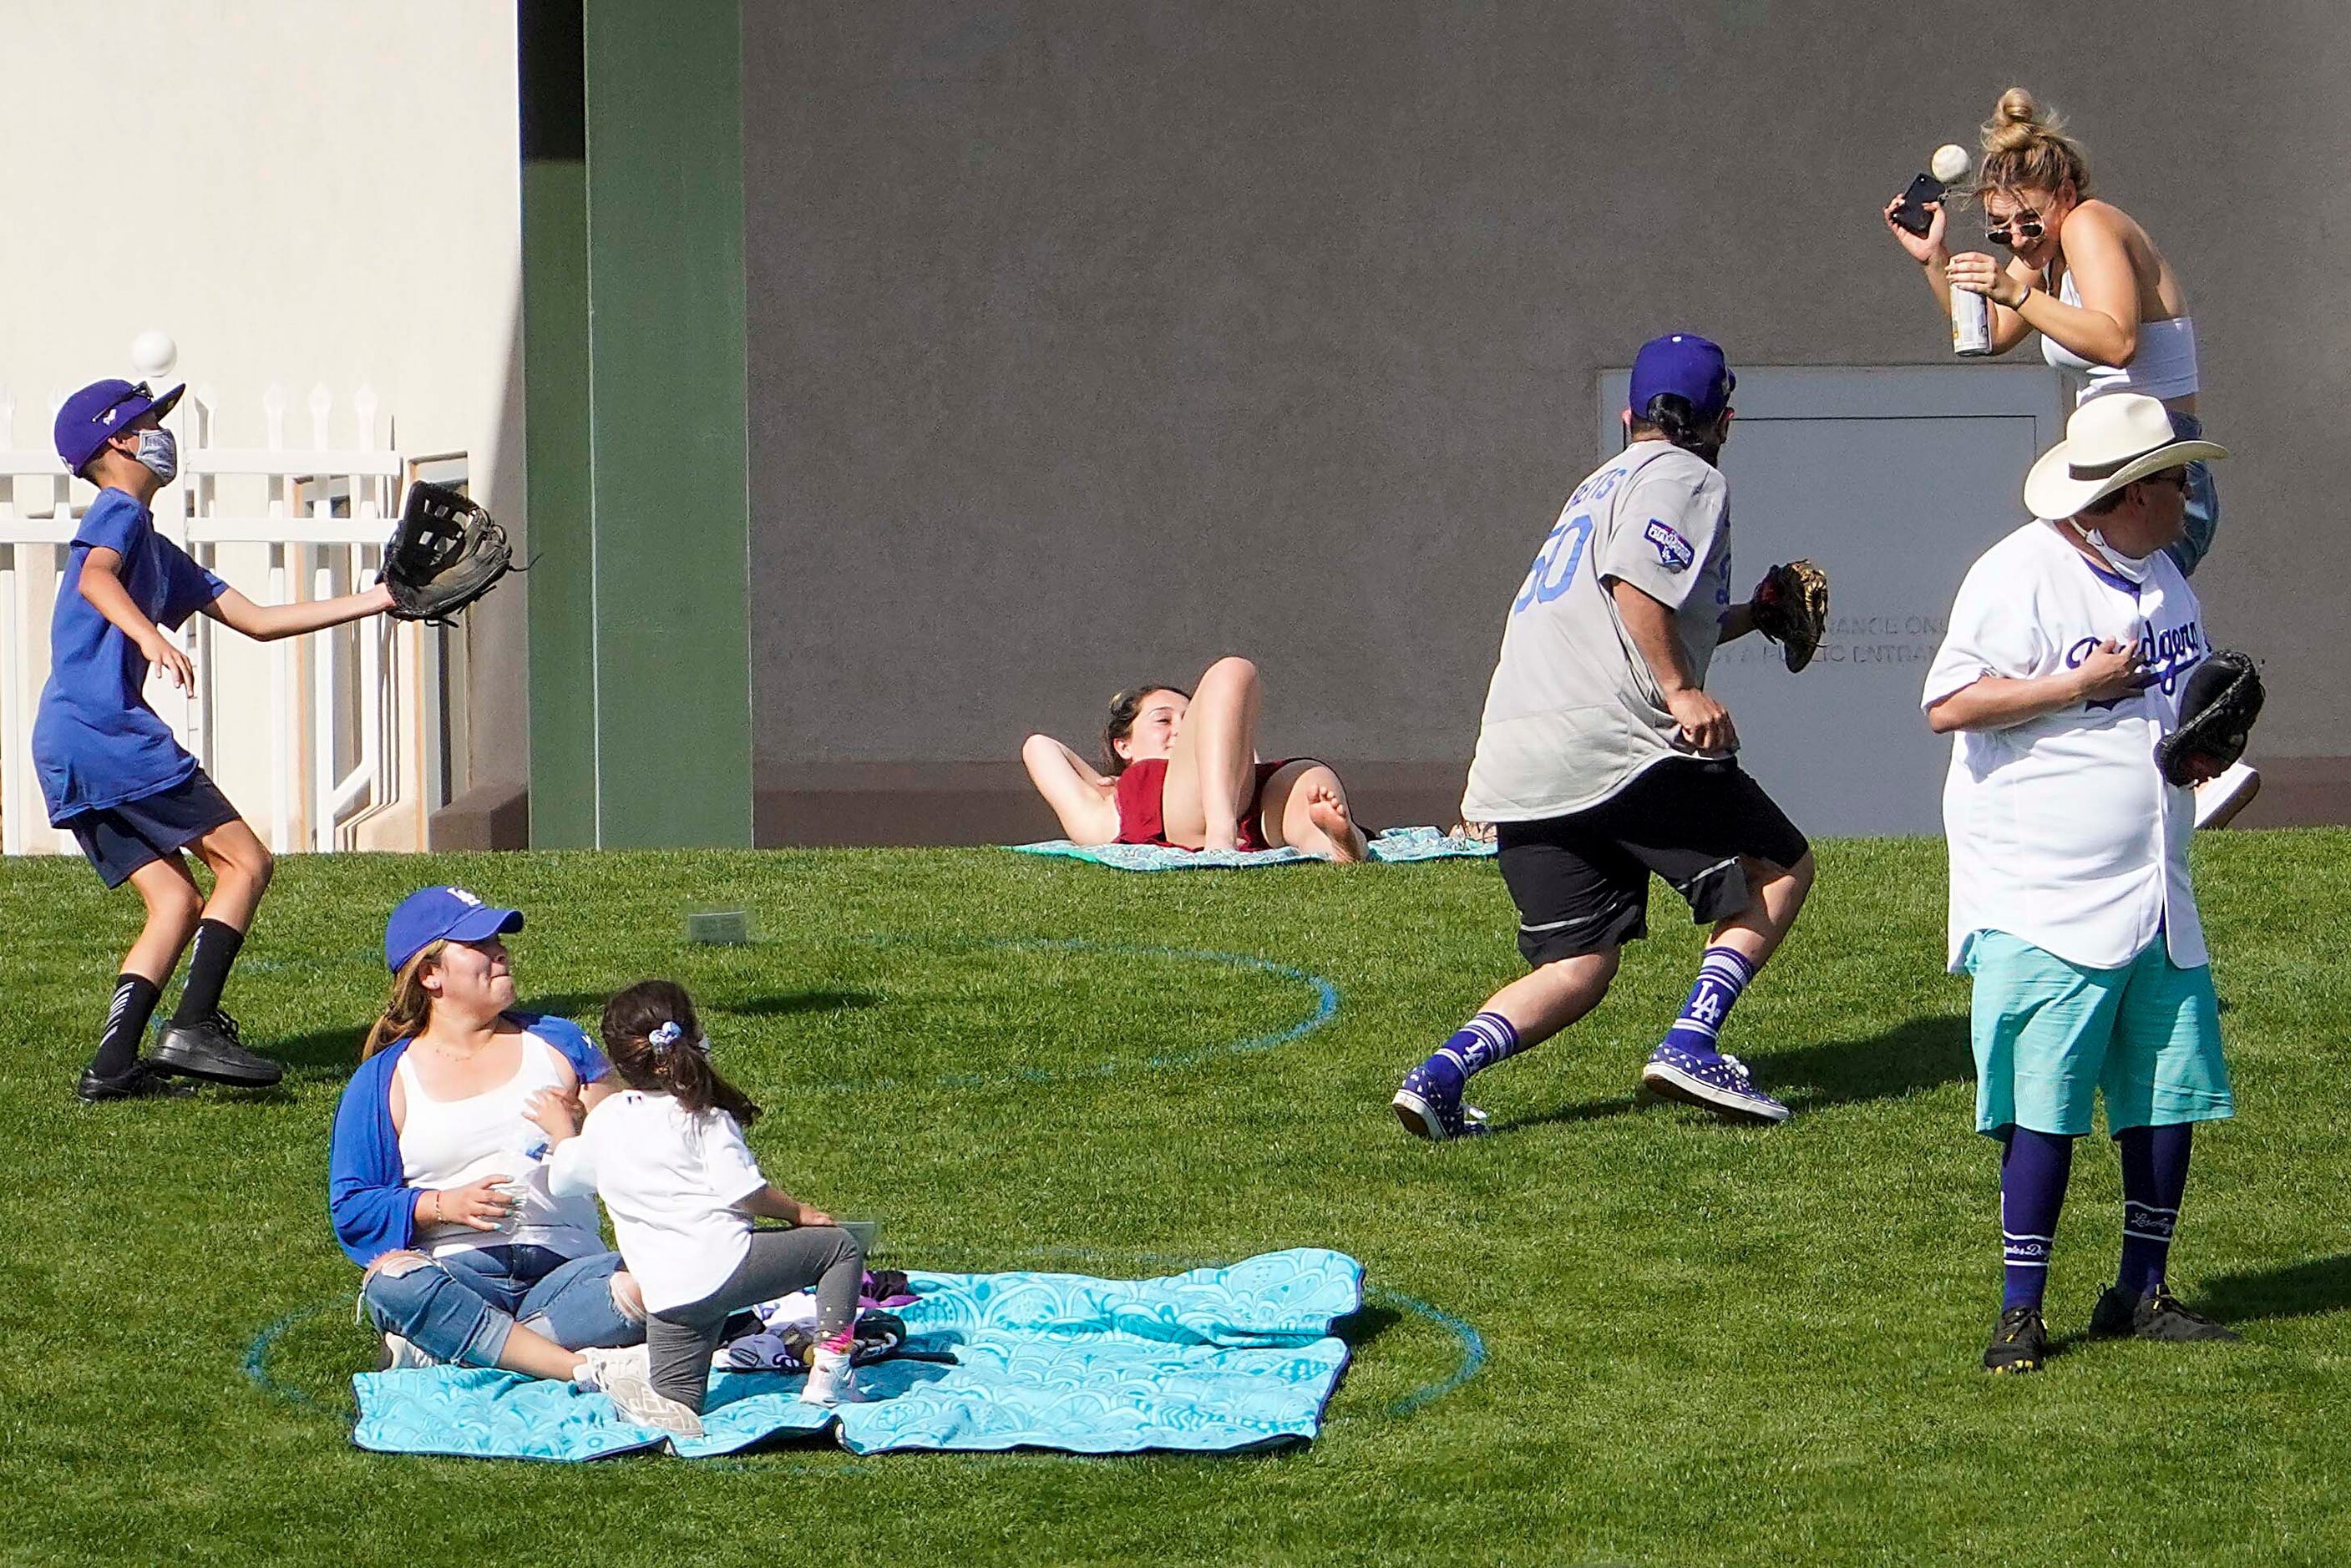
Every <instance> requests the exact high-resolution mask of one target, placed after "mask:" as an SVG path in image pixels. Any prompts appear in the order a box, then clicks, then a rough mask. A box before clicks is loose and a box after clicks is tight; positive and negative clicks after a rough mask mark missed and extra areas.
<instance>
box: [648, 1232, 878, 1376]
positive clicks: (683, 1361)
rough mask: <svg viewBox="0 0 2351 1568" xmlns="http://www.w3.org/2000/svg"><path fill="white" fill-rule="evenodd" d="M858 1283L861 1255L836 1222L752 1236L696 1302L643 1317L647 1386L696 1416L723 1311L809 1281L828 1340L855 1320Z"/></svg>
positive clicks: (723, 1320)
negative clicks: (736, 1262)
mask: <svg viewBox="0 0 2351 1568" xmlns="http://www.w3.org/2000/svg"><path fill="white" fill-rule="evenodd" d="M864 1282H865V1258H864V1255H863V1254H862V1253H861V1252H860V1251H858V1250H857V1242H856V1241H855V1239H853V1238H852V1236H851V1235H850V1234H849V1232H848V1231H844V1230H842V1229H841V1227H840V1226H838V1225H799V1226H794V1227H793V1228H792V1229H790V1230H789V1231H753V1232H752V1233H751V1250H750V1251H748V1252H747V1253H746V1254H745V1255H744V1258H743V1264H742V1267H740V1268H738V1269H737V1270H736V1271H735V1272H734V1273H733V1275H732V1276H730V1277H729V1278H728V1279H727V1281H726V1283H725V1284H723V1285H721V1286H719V1287H718V1288H717V1289H716V1290H715V1291H713V1292H711V1293H709V1294H708V1295H706V1296H705V1297H703V1298H702V1299H701V1300H700V1301H698V1302H689V1303H687V1304H685V1305H684V1306H675V1307H670V1308H668V1309H667V1310H665V1311H663V1312H657V1313H653V1314H651V1315H650V1316H648V1317H647V1318H646V1319H645V1348H646V1350H647V1351H648V1352H649V1353H650V1354H651V1355H652V1357H653V1386H654V1387H655V1388H656V1389H658V1390H660V1391H661V1392H662V1393H664V1394H665V1395H667V1396H668V1397H671V1398H673V1399H674V1400H676V1401H677V1402H678V1403H679V1404H681V1405H684V1406H685V1407H687V1408H689V1409H692V1410H696V1411H698V1410H700V1409H701V1408H702V1397H703V1393H704V1391H705V1389H706V1388H707V1387H708V1386H709V1384H710V1353H711V1352H712V1351H714V1350H716V1349H717V1348H718V1331H719V1330H720V1329H721V1328H723V1327H724V1326H725V1325H726V1319H727V1317H728V1315H729V1314H733V1313H737V1312H739V1311H741V1310H742V1309H743V1308H745V1307H747V1306H749V1305H751V1304H752V1303H755V1302H764V1301H770V1300H772V1299H774V1298H775V1297H777V1296H780V1295H789V1294H790V1293H792V1292H794V1291H798V1290H805V1289H807V1288H808V1287H809V1286H810V1284H813V1285H815V1286H816V1329H817V1333H818V1334H820V1335H826V1336H830V1335H832V1334H839V1333H840V1332H841V1330H842V1329H845V1328H847V1327H848V1326H849V1325H850V1324H852V1323H853V1322H854V1321H856V1318H857V1292H858V1287H859V1286H860V1285H862V1284H863V1283H864Z"/></svg>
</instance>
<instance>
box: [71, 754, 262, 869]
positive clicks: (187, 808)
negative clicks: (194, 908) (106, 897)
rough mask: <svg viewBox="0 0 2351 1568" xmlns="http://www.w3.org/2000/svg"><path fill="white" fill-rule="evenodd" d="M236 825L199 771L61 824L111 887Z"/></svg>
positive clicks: (209, 779)
mask: <svg viewBox="0 0 2351 1568" xmlns="http://www.w3.org/2000/svg"><path fill="white" fill-rule="evenodd" d="M235 820H236V807H235V806H233V805H229V803H228V797H227V796H226V795H225V794H221V792H220V786H219V785H218V784H214V783H213V781H212V775H210V774H207V773H205V772H204V769H202V768H198V769H197V770H196V771H195V772H194V773H192V774H189V775H188V776H187V777H186V778H183V779H182V780H181V781H180V782H179V783H178V784H173V785H172V787H171V788H169V789H162V790H157V791H156V792H155V793H154V794H142V795H141V796H140V797H139V798H138V799H137V800H125V801H118V802H116V803H115V804H114V805H110V806H106V807H103V808H101V809H100V810H98V811H85V812H83V813H82V814H81V815H79V816H74V817H68V818H67V819H66V821H65V822H64V823H63V824H62V825H61V826H64V827H66V828H68V829H69V830H71V832H72V834H73V836H74V837H75V839H76V840H77V841H78V842H79V843H80V845H81V852H82V853H83V854H84V855H86V856H88V857H89V863H90V866H91V867H92V869H94V870H96V871H97V873H98V875H99V879H100V880H101V881H103V882H104V883H105V884H106V885H107V886H108V887H110V888H120V887H121V886H122V884H123V883H125V882H127V881H129V880H130V879H131V873H132V872H133V871H136V870H138V869H139V867H141V866H144V865H146V864H147V863H148V862H150V861H152V860H161V859H162V858H163V857H165V856H166V855H176V854H178V853H179V851H180V849H181V847H182V846H184V845H189V844H193V843H194V842H195V841H196V840H197V839H199V838H202V837H203V836H204V835H205V834H207V833H210V832H211V831H212V830H213V829H214V828H215V827H224V826H227V825H228V824H230V823H232V822H235Z"/></svg>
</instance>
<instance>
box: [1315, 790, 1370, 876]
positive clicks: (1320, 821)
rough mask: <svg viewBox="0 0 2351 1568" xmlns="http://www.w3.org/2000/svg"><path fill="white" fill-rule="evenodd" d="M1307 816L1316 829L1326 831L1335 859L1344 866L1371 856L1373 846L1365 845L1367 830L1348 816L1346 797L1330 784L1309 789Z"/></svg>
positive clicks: (1324, 832)
mask: <svg viewBox="0 0 2351 1568" xmlns="http://www.w3.org/2000/svg"><path fill="white" fill-rule="evenodd" d="M1306 815H1307V816H1308V817H1309V818H1311V820H1312V821H1313V824H1314V826H1317V827H1319V828H1321V829H1322V836H1323V837H1324V838H1326V839H1329V840H1330V842H1331V858H1332V860H1334V861H1337V862H1338V863H1339V864H1340V865H1342V866H1344V865H1348V864H1350V863H1351V862H1353V861H1357V860H1366V859H1369V858H1370V857H1371V853H1372V851H1371V846H1369V845H1367V844H1365V843H1364V831H1363V829H1362V828H1359V827H1357V826H1355V819H1354V818H1353V816H1351V815H1348V813H1347V801H1346V797H1345V796H1344V795H1342V794H1340V793H1339V792H1338V791H1337V790H1334V789H1332V787H1331V786H1330V785H1329V784H1312V785H1310V786H1308V788H1307V791H1306Z"/></svg>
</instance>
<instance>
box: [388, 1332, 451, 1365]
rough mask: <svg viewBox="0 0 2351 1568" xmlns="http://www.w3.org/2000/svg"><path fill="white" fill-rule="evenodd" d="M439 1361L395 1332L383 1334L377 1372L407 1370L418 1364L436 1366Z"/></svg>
mask: <svg viewBox="0 0 2351 1568" xmlns="http://www.w3.org/2000/svg"><path fill="white" fill-rule="evenodd" d="M440 1365H441V1363H440V1362H439V1361H437V1360H435V1359H434V1357H432V1356H430V1355H425V1354H424V1353H423V1351H421V1350H419V1349H417V1348H416V1346H415V1345H413V1344H412V1343H410V1342H409V1341H408V1340H406V1339H404V1338H402V1336H401V1335H399V1334H385V1335H384V1336H383V1365H382V1366H379V1367H377V1368H376V1370H377V1371H378V1372H409V1371H413V1370H414V1369H415V1368H417V1367H420V1366H440Z"/></svg>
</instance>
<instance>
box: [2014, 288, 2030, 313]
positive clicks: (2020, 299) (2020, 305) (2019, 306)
mask: <svg viewBox="0 0 2351 1568" xmlns="http://www.w3.org/2000/svg"><path fill="white" fill-rule="evenodd" d="M2031 298H2032V285H2031V284H2029V283H2028V284H2026V285H2025V286H2024V292H2023V293H2022V294H2020V295H2018V296H2016V303H2015V304H2014V305H2011V306H2009V308H2010V309H2011V310H2013V311H2015V312H2016V313H2017V314H2018V315H2020V316H2022V314H2024V302H2025V301H2026V300H2028V299H2031Z"/></svg>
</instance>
